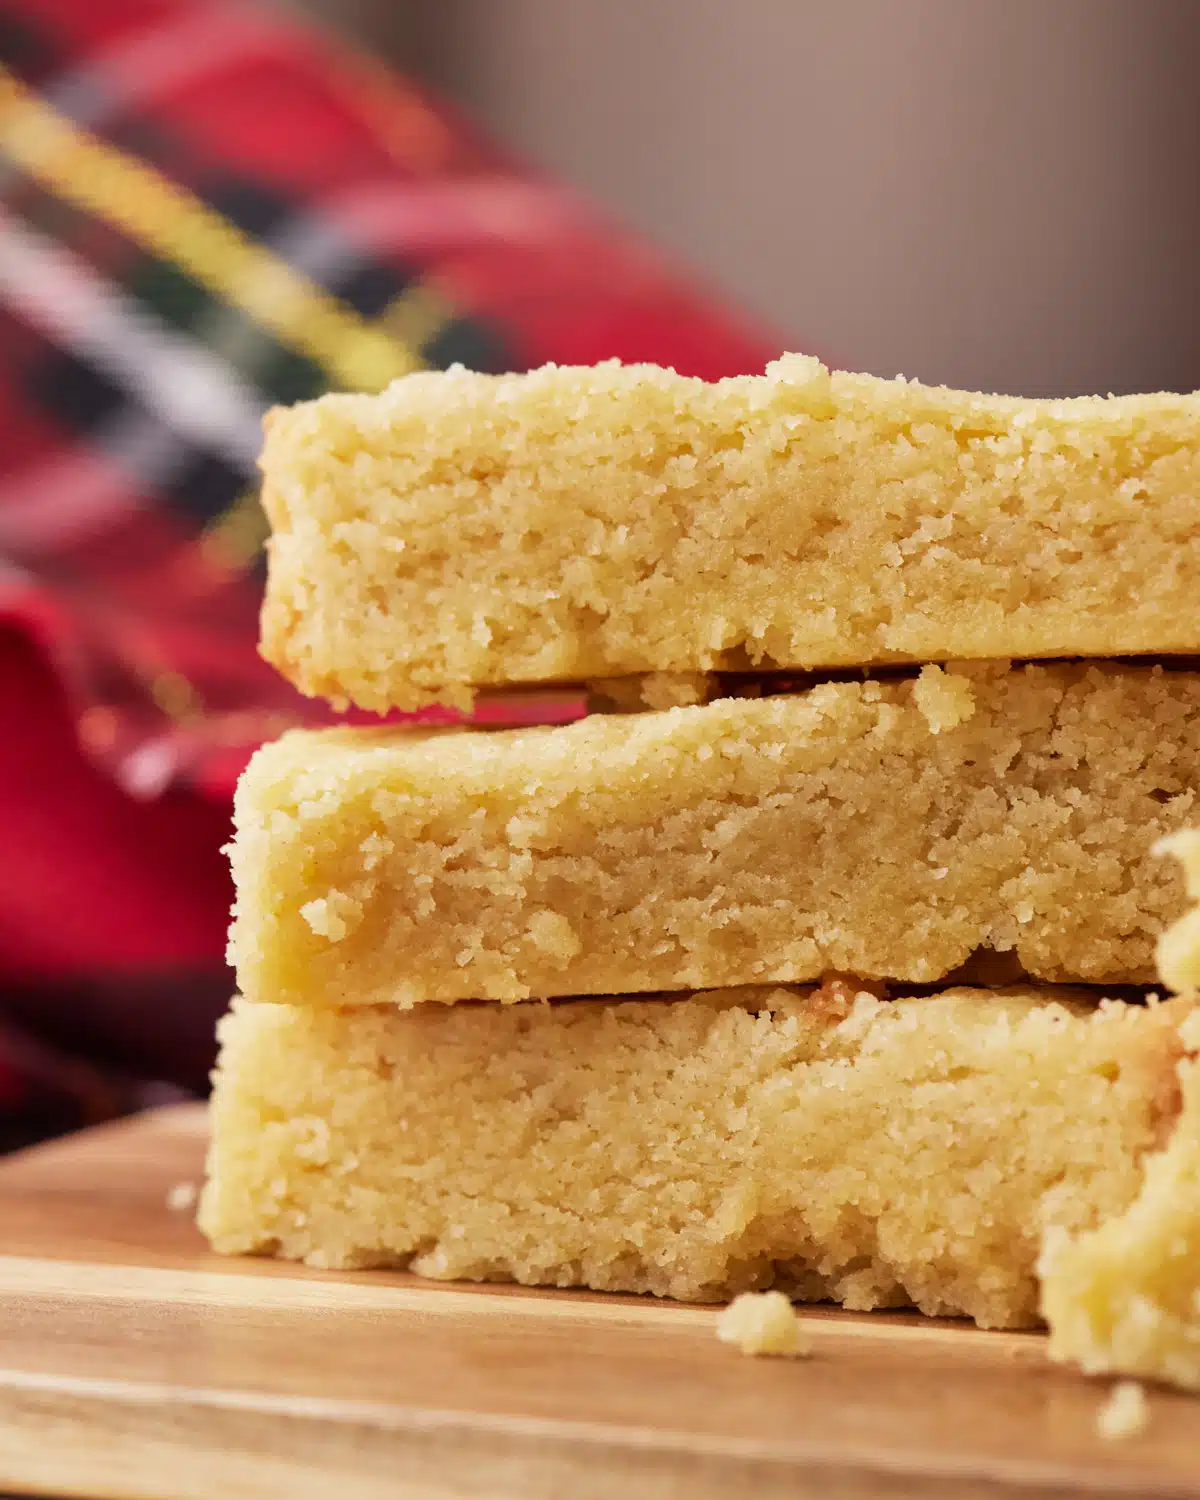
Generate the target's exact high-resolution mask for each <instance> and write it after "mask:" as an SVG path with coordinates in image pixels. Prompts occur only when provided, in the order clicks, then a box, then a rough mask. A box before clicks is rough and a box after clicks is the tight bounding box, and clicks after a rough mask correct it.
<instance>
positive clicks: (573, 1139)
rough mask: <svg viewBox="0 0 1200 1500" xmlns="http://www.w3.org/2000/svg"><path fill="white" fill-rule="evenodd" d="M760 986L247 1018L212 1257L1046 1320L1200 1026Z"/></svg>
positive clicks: (1136, 1167)
mask: <svg viewBox="0 0 1200 1500" xmlns="http://www.w3.org/2000/svg"><path fill="white" fill-rule="evenodd" d="M1051 993H1052V992H1048V991H1040V992H1038V991H1026V992H1022V993H1013V994H1011V995H1008V996H998V995H996V994H993V993H986V992H983V991H977V990H952V991H947V992H945V993H943V994H939V995H934V996H929V997H923V998H913V999H907V1000H894V1001H886V1000H879V999H877V998H875V997H874V996H872V995H869V994H862V993H858V994H856V993H855V992H854V990H853V988H852V987H850V986H848V985H846V984H844V983H843V982H842V981H833V982H831V983H828V984H826V985H825V986H824V987H823V988H822V989H820V990H818V991H816V992H805V991H800V990H787V989H761V990H747V989H743V990H736V991H725V992H713V993H706V994H697V995H694V996H690V997H687V998H684V999H674V1000H670V1001H666V1000H653V999H652V1000H645V999H642V1000H636V1001H610V1002H603V1001H568V1002H559V1003H556V1004H538V1003H529V1004H524V1005H516V1006H500V1005H483V1004H479V1005H475V1004H468V1005H461V1006H457V1007H454V1008H452V1009H449V1010H446V1009H443V1008H441V1007H436V1008H435V1007H427V1008H424V1009H418V1010H416V1011H411V1012H400V1011H397V1010H393V1009H370V1008H360V1009H355V1010H346V1011H327V1010H318V1011H312V1010H308V1011H306V1010H300V1009H292V1008H288V1007H284V1006H278V1005H273V1004H254V1005H252V1004H249V1003H246V1002H237V1003H235V1006H234V1009H233V1010H232V1012H231V1013H230V1015H229V1016H228V1017H227V1018H226V1020H225V1021H224V1023H223V1026H222V1033H221V1036H222V1043H223V1051H222V1057H221V1062H220V1066H219V1069H218V1072H217V1075H216V1090H215V1096H214V1103H213V1143H212V1149H211V1155H210V1159H209V1182H208V1185H207V1187H206V1189H205V1192H204V1196H203V1199H202V1203H201V1210H200V1223H201V1226H202V1228H203V1229H204V1230H205V1232H206V1233H207V1234H208V1236H209V1238H210V1239H211V1240H212V1243H213V1244H214V1245H215V1246H216V1248H217V1249H219V1250H223V1251H228V1252H246V1251H256V1252H261V1253H270V1254H278V1255H282V1256H286V1257H289V1258H294V1259H303V1260H306V1261H308V1262H310V1263H311V1264H314V1265H319V1266H338V1267H361V1266H376V1265H407V1266H410V1267H411V1268H412V1269H413V1270H414V1271H417V1272H420V1273H421V1274H423V1275H426V1276H435V1277H445V1278H451V1277H460V1278H470V1279H511V1280H516V1281H520V1282H526V1283H532V1284H540V1285H553V1286H588V1287H596V1288H606V1289H611V1290H621V1291H635V1292H654V1293H658V1294H660V1295H663V1296H671V1297H679V1298H689V1299H696V1298H698V1299H717V1298H723V1297H726V1296H728V1295H730V1294H732V1293H734V1292H737V1291H740V1290H743V1289H746V1288H754V1287H766V1286H772V1285H774V1286H779V1287H782V1288H784V1289H785V1290H787V1291H789V1292H790V1293H791V1294H792V1295H794V1296H797V1297H800V1298H805V1299H812V1300H817V1299H825V1298H831V1299H833V1300H835V1301H838V1302H841V1303H843V1304H845V1305H846V1306H847V1307H854V1308H872V1307H897V1306H905V1305H910V1304H911V1305H915V1306H917V1307H919V1308H921V1309H922V1310H924V1311H925V1312H928V1313H942V1314H954V1313H965V1314H967V1315H969V1316H970V1317H973V1318H975V1319H976V1320H977V1321H978V1322H979V1323H981V1324H983V1325H985V1326H1020V1325H1022V1324H1029V1323H1033V1322H1036V1321H1037V1317H1038V1286H1037V1281H1036V1276H1035V1263H1036V1261H1037V1257H1038V1253H1039V1249H1040V1246H1041V1243H1042V1239H1043V1235H1044V1234H1045V1233H1046V1232H1047V1231H1050V1233H1051V1235H1052V1236H1053V1235H1055V1234H1057V1235H1059V1236H1063V1235H1065V1236H1074V1235H1076V1234H1078V1233H1079V1232H1080V1231H1087V1230H1089V1229H1091V1228H1092V1227H1093V1226H1096V1225H1098V1224H1101V1223H1103V1222H1104V1221H1106V1220H1109V1219H1112V1218H1114V1217H1115V1216H1117V1215H1119V1214H1121V1213H1122V1212H1123V1211H1124V1210H1125V1209H1126V1208H1127V1207H1128V1206H1129V1205H1130V1204H1131V1203H1132V1202H1133V1201H1134V1199H1135V1198H1136V1196H1137V1194H1138V1192H1139V1190H1140V1188H1141V1186H1142V1177H1143V1172H1142V1157H1143V1155H1144V1154H1145V1153H1147V1152H1149V1151H1152V1150H1154V1149H1155V1148H1156V1147H1158V1146H1159V1145H1161V1144H1162V1142H1163V1141H1164V1140H1166V1139H1167V1138H1168V1136H1169V1135H1170V1132H1171V1127H1172V1123H1173V1120H1174V1117H1175V1115H1176V1113H1177V1111H1178V1107H1179V1104H1178V1090H1177V1088H1176V1068H1177V1062H1178V1059H1179V1057H1180V1055H1181V1049H1182V1044H1181V1042H1180V1040H1179V1035H1178V1027H1179V1024H1180V1021H1181V1020H1182V1018H1183V1016H1184V1015H1185V1014H1186V1013H1187V1010H1188V1003H1187V1002H1185V1001H1175V1002H1170V1003H1167V1004H1162V1005H1151V1006H1141V1005H1125V1004H1121V1003H1119V1002H1113V1003H1105V1004H1104V1005H1102V1006H1100V1007H1099V1008H1097V1007H1095V1006H1094V1005H1088V1004H1083V1003H1077V1002H1074V1001H1071V1000H1065V1001H1061V1002H1060V1001H1058V1000H1055V999H1052V998H1050V996H1051Z"/></svg>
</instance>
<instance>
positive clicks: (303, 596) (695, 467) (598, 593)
mask: <svg viewBox="0 0 1200 1500" xmlns="http://www.w3.org/2000/svg"><path fill="white" fill-rule="evenodd" d="M263 467H264V472H265V479H266V485H265V497H266V505H267V510H268V514H269V517H270V520H271V523H272V526H273V530H274V535H273V539H272V542H271V566H270V582H269V587H268V595H267V601H266V606H265V609H264V616H263V634H264V651H265V653H266V655H267V656H268V657H269V659H270V660H271V661H273V662H274V663H275V664H276V665H277V666H278V667H279V668H280V669H281V670H282V671H283V672H284V673H285V674H286V675H287V676H288V677H289V678H290V679H291V680H292V681H293V682H295V683H296V684H297V685H298V686H299V687H301V688H302V689H304V690H305V691H306V692H310V693H314V694H320V695H323V696H325V697H327V698H329V699H330V700H331V701H333V702H335V703H345V702H347V701H350V702H354V703H356V704H358V705H360V706H362V707H365V708H369V709H381V710H382V709H391V708H399V709H415V708H419V707H421V706H423V705H426V704H429V703H431V702H441V703H446V704H451V705H455V706H458V707H465V706H467V705H469V704H470V703H471V702H472V700H473V699H474V697H475V696H476V695H477V694H479V693H480V692H490V691H495V690H501V689H505V688H509V687H517V686H526V685H529V684H547V683H579V684H583V683H586V684H588V685H589V690H590V691H591V692H592V694H593V701H594V702H597V701H603V702H605V703H606V704H607V705H608V706H610V707H611V708H613V709H614V710H615V709H616V708H617V707H618V706H619V707H621V708H622V709H624V710H625V711H622V712H617V711H613V712H609V713H595V714H592V715H590V716H589V717H586V718H583V719H581V720H580V721H578V722H576V723H573V724H569V725H565V726H559V727H553V728H538V729H520V730H505V731H481V730H448V731H440V732H428V731H413V730H411V729H385V730H360V729H339V730H331V731H327V732H296V733H292V734H289V735H286V736H285V737H284V738H283V739H282V740H280V741H279V742H278V743H276V744H273V745H269V746H267V747H265V748H264V749H263V750H261V751H260V752H259V753H258V755H257V756H256V757H255V758H254V760H253V761H252V763H251V765H250V767H249V768H248V770H247V771H246V774H245V776H244V778H243V780H242V783H241V787H240V789H239V793H238V799H237V809H236V820H237V836H236V840H235V843H234V846H233V865H234V873H235V876H236V881H237V892H238V894H237V908H236V913H235V920H234V925H233V931H232V938H231V951H232V956H233V959H234V961H235V963H236V965H237V971H238V980H239V985H240V988H241V993H242V996H243V997H244V998H242V999H240V1000H239V1001H238V1002H237V1003H236V1004H235V1006H234V1008H233V1010H232V1012H231V1014H230V1015H229V1017H228V1018H227V1019H226V1021H225V1022H224V1023H223V1029H222V1041H223V1053H222V1061H221V1064H220V1067H219V1069H218V1073H217V1077H216V1092H215V1098H214V1106H213V1122H214V1136H213V1145H212V1152H211V1157H210V1164H209V1165H210V1180H209V1183H208V1185H207V1188H206V1191H205V1195H204V1199H203V1204H202V1210H201V1222H202V1224H203V1227H204V1228H205V1230H206V1231H207V1233H208V1234H209V1236H210V1238H211V1239H212V1241H213V1243H214V1244H215V1245H216V1246H217V1247H218V1248H219V1249H222V1250H227V1251H269V1252H274V1253H278V1254H280V1255H284V1256H288V1257H294V1258H300V1259H304V1260H307V1261H309V1262H310V1263H313V1264H317V1265H323V1266H358V1267H361V1266H373V1265H407V1266H411V1267H412V1268H413V1269H414V1270H416V1271H419V1272H421V1273H422V1274H424V1275H428V1276H439V1277H471V1278H509V1279H514V1280H517V1281H522V1282H527V1283H537V1284H548V1285H558V1286H589V1287H596V1288H611V1289H621V1290H630V1291H648V1292H655V1293H659V1294H663V1295H668V1296H673V1297H681V1298H705V1299H716V1298H723V1297H726V1296H728V1295H729V1294H731V1293H733V1292H736V1291H739V1290H742V1289H746V1288H756V1287H766V1286H779V1287H781V1288H783V1289H784V1290H786V1291H788V1292H789V1293H791V1294H792V1295H793V1296H795V1297H797V1298H802V1299H819V1298H832V1299H834V1300H836V1301H838V1302H841V1303H843V1304H844V1305H846V1306H847V1307H854V1308H873V1307H883V1306H886V1307H895V1306H904V1305H914V1306H916V1307H918V1308H920V1309H922V1310H924V1311H926V1312H929V1313H949V1314H955V1313H960V1314H966V1315H968V1316H970V1317H973V1318H975V1319H976V1320H977V1321H978V1322H979V1323H981V1324H984V1325H992V1326H1018V1325H1022V1324H1028V1323H1031V1322H1035V1321H1036V1320H1037V1319H1038V1316H1039V1308H1040V1296H1041V1292H1040V1289H1039V1280H1038V1274H1037V1266H1038V1260H1039V1255H1042V1254H1043V1251H1044V1258H1043V1270H1044V1275H1045V1288H1044V1296H1045V1305H1046V1306H1047V1307H1048V1308H1049V1309H1050V1311H1051V1313H1052V1316H1053V1319H1054V1322H1055V1328H1056V1332H1058V1331H1059V1330H1060V1329H1061V1330H1062V1332H1061V1345H1062V1347H1063V1349H1064V1352H1065V1353H1067V1354H1068V1355H1080V1354H1084V1355H1086V1357H1087V1358H1088V1359H1089V1361H1090V1362H1091V1363H1092V1364H1093V1365H1100V1364H1103V1363H1104V1361H1105V1358H1106V1355H1105V1354H1104V1353H1103V1352H1098V1351H1102V1350H1103V1349H1106V1348H1108V1344H1107V1343H1106V1341H1105V1334H1104V1329H1103V1328H1102V1327H1101V1326H1100V1325H1101V1324H1103V1322H1104V1318H1105V1317H1106V1316H1108V1313H1106V1312H1105V1310H1104V1308H1103V1307H1100V1302H1102V1301H1103V1298H1098V1294H1095V1288H1094V1287H1093V1288H1092V1293H1093V1294H1092V1301H1091V1303H1090V1304H1089V1308H1088V1309H1087V1310H1085V1309H1082V1307H1081V1306H1080V1304H1079V1301H1078V1299H1077V1298H1075V1288H1076V1285H1077V1283H1079V1281H1080V1277H1079V1273H1078V1267H1079V1265H1080V1264H1081V1261H1080V1257H1081V1256H1083V1257H1084V1259H1085V1260H1086V1258H1087V1256H1088V1254H1089V1253H1091V1252H1090V1250H1089V1246H1090V1245H1091V1243H1092V1241H1094V1240H1095V1237H1096V1236H1097V1235H1102V1234H1104V1233H1105V1232H1106V1231H1111V1230H1112V1228H1113V1226H1114V1225H1120V1226H1124V1228H1125V1229H1128V1224H1129V1222H1130V1216H1131V1215H1135V1214H1136V1213H1137V1212H1139V1211H1143V1212H1144V1207H1145V1206H1144V1201H1143V1200H1144V1198H1145V1192H1146V1191H1147V1190H1148V1187H1149V1185H1150V1176H1149V1174H1148V1171H1147V1162H1148V1161H1149V1162H1150V1163H1151V1171H1153V1170H1154V1166H1153V1164H1154V1162H1156V1161H1161V1156H1155V1155H1154V1153H1157V1152H1159V1151H1160V1148H1162V1147H1163V1146H1164V1145H1165V1144H1166V1143H1168V1142H1169V1141H1171V1140H1172V1135H1173V1132H1174V1128H1175V1124H1176V1121H1177V1119H1178V1118H1179V1116H1180V1109H1181V1103H1180V1101H1181V1088H1180V1074H1181V1070H1183V1071H1186V1069H1187V1068H1188V1067H1189V1062H1188V1046H1187V1037H1188V1027H1187V1025H1186V1018H1187V1015H1188V1014H1189V1013H1190V1010H1191V1001H1190V1000H1189V999H1188V998H1186V997H1184V998H1179V999H1176V1000H1172V1001H1165V1002H1162V1003H1158V1002H1157V1001H1155V1000H1154V999H1153V998H1152V999H1151V1000H1150V1001H1149V1003H1147V1002H1146V1000H1145V997H1144V994H1143V993H1142V992H1141V991H1139V990H1136V989H1132V988H1131V987H1140V986H1145V985H1148V984H1151V983H1153V981H1154V977H1155V975H1154V953H1155V943H1156V940H1157V938H1158V935H1159V934H1160V933H1161V931H1162V930H1163V928H1164V927H1165V926H1166V925H1167V924H1168V923H1169V922H1171V921H1173V920H1174V919H1176V918H1177V917H1178V916H1179V915H1180V914H1181V912H1182V911H1183V909H1184V906H1185V894H1184V888H1183V882H1182V879H1181V877H1180V874H1179V872H1178V870H1177V868H1176V866H1175V864H1174V863H1173V862H1172V861H1170V860H1164V859H1161V858H1156V857H1155V856H1154V855H1153V854H1152V852H1151V851H1152V847H1153V846H1154V845H1155V844H1156V842H1157V841H1158V840H1159V839H1161V838H1162V837H1163V836H1165V835H1169V834H1172V833H1175V832H1176V831H1177V830H1179V829H1180V828H1181V827H1182V826H1183V825H1185V824H1186V823H1188V822H1189V821H1193V820H1196V819H1197V818H1200V810H1198V808H1197V794H1198V792H1200V672H1198V671H1195V670H1193V669H1192V664H1191V663H1190V662H1189V661H1188V660H1186V658H1185V657H1184V656H1183V654H1184V653H1187V652H1197V651H1200V616H1198V615H1197V613H1196V585H1197V582H1198V581H1200V398H1197V397H1192V396H1154V397H1127V398H1119V399H1108V400H1091V399H1088V400H1076V401H1059V402H1034V401H1020V400H1015V399H1004V398H994V397H983V396H974V395H963V394H959V393H955V392H951V391H946V390H931V389H926V388H923V387H921V386H918V385H915V384H908V383H905V382H903V381H896V382H884V381H878V380H875V379H872V378H869V377H866V376H854V375H841V374H830V373H829V372H828V371H827V370H825V369H824V368H823V367H822V366H821V365H820V364H818V363H817V362H816V361H814V360H811V359H803V358H798V357H793V358H788V359H785V360H781V361H780V362H779V363H778V364H776V365H774V366H772V367H771V368H770V369H769V370H768V371H767V373H766V375H765V376H760V377H753V378H751V377H746V378H739V379H734V380H726V381H722V382H719V383H717V384H705V383H703V382H701V381H697V380H691V379H685V378H682V377H679V376H676V375H675V374H673V373H671V372H667V371H663V370H658V369H654V368H651V367H644V366H641V367H630V368H622V367H620V366H618V365H605V366H601V367H599V368H596V369H557V368H553V367H551V368H547V369H544V370H539V371H536V372H534V373H532V374H530V375H525V376H505V377H489V376H481V375H474V374H470V373H467V372H465V371H462V370H454V371H450V372H448V373H440V374H421V375H414V376H410V377H408V378H407V379H404V380H401V381H399V382H397V383H396V384H395V385H393V386H392V387H391V388H390V389H389V390H387V391H386V392H384V393H383V394H382V395H380V396H330V397H325V398H324V399H322V400H320V401H316V402H312V403H308V404H305V405H302V406H298V407H295V408H292V409H291V410H288V411H281V412H276V413H274V414H273V418H272V421H271V424H270V428H269V432H268V439H267V446H266V452H265V457H264V464H263ZM780 674H785V675H780ZM671 705H675V706H671ZM631 707H632V708H638V709H640V711H632V712H631V711H629V710H630V709H631ZM1072 986H1073V988H1072ZM582 997H593V998H590V999H589V998H582ZM1106 997H1108V998H1106ZM510 1002H520V1003H517V1004H512V1003H510ZM1181 1028H1182V1029H1181ZM1197 1109H1198V1110H1200V1100H1198V1101H1197ZM1196 1129H1197V1130H1198V1131H1200V1122H1198V1125H1197V1127H1196ZM1194 1154H1197V1155H1200V1152H1196V1153H1194ZM1093 1259H1094V1255H1093ZM1073 1268H1074V1269H1073ZM1198 1280H1200V1275H1196V1276H1193V1285H1194V1284H1195V1283H1196V1281H1198ZM1114 1295H1115V1293H1114ZM1111 1301H1112V1299H1111V1298H1110V1299H1109V1303H1111ZM1105 1307H1108V1309H1109V1312H1111V1306H1110V1305H1109V1304H1105ZM1097 1309H1099V1310H1097ZM1085 1313H1086V1316H1085ZM1113 1316H1114V1317H1115V1314H1114V1315H1113ZM1072 1317H1075V1318H1076V1320H1077V1322H1078V1320H1079V1319H1084V1321H1085V1322H1087V1334H1086V1337H1085V1334H1084V1333H1082V1332H1079V1333H1078V1336H1076V1337H1074V1339H1073V1341H1072V1336H1071V1335H1070V1333H1069V1331H1067V1330H1068V1325H1069V1324H1070V1322H1071V1319H1072ZM1088 1319H1090V1321H1087V1320H1088ZM1097 1320H1099V1321H1097ZM1110 1321H1111V1319H1110ZM1080 1326H1082V1325H1080ZM1087 1338H1090V1339H1091V1344H1090V1345H1086V1339H1087ZM1197 1338H1198V1339H1200V1333H1198V1334H1197ZM1110 1342H1111V1341H1110ZM1085 1345H1086V1347H1085ZM1120 1358H1121V1359H1123V1360H1124V1364H1125V1365H1129V1366H1132V1365H1136V1363H1137V1361H1136V1360H1135V1359H1133V1357H1132V1356H1130V1357H1125V1356H1121V1357H1120ZM1113 1359H1114V1360H1115V1359H1117V1357H1116V1356H1113ZM1145 1363H1146V1358H1144V1357H1143V1366H1144V1365H1145ZM1189 1368H1190V1369H1192V1370H1194V1372H1195V1375H1194V1376H1193V1378H1200V1344H1198V1345H1197V1346H1196V1349H1195V1350H1194V1351H1193V1360H1192V1365H1191V1366H1190V1367H1189ZM1175 1373H1176V1378H1186V1372H1185V1375H1180V1374H1179V1371H1178V1370H1176V1372H1175Z"/></svg>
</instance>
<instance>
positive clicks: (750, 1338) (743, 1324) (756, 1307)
mask: <svg viewBox="0 0 1200 1500" xmlns="http://www.w3.org/2000/svg"><path fill="white" fill-rule="evenodd" d="M717 1337H718V1338H719V1339H720V1340H721V1342H722V1343H723V1344H734V1345H735V1346H736V1347H737V1348H739V1349H740V1350H741V1351H742V1353H743V1354H782V1355H790V1356H792V1357H793V1358H800V1359H802V1358H804V1356H805V1355H808V1354H811V1353H812V1339H811V1338H809V1336H808V1335H807V1334H806V1333H805V1331H804V1329H803V1328H801V1326H800V1319H799V1318H798V1317H797V1316H796V1309H795V1308H794V1307H793V1306H792V1304H791V1300H790V1298H788V1297H787V1296H785V1294H784V1293H783V1292H739V1293H738V1295H737V1296H736V1297H735V1298H734V1299H733V1301H732V1302H731V1303H730V1304H729V1306H728V1307H726V1308H724V1309H723V1310H722V1311H721V1313H720V1314H719V1315H718V1317H717Z"/></svg>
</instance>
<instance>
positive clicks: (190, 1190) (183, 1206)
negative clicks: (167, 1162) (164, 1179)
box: [167, 1182, 200, 1214]
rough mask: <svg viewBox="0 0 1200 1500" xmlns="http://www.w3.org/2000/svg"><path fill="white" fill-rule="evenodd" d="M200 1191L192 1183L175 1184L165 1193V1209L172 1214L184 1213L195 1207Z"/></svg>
mask: <svg viewBox="0 0 1200 1500" xmlns="http://www.w3.org/2000/svg"><path fill="white" fill-rule="evenodd" d="M199 1196H200V1189H199V1187H198V1186H197V1185H196V1184H195V1183H194V1182H177V1183H175V1185H174V1186H173V1187H171V1188H169V1189H168V1191H167V1207H168V1208H169V1209H170V1210H171V1212H172V1213H173V1214H182V1213H186V1212H187V1211H188V1209H189V1208H194V1207H195V1206H196V1199H197V1198H198V1197H199Z"/></svg>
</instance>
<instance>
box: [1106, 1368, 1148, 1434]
mask: <svg viewBox="0 0 1200 1500" xmlns="http://www.w3.org/2000/svg"><path fill="white" fill-rule="evenodd" d="M1149 1420H1150V1413H1149V1411H1148V1410H1147V1408H1146V1392H1145V1389H1144V1387H1143V1386H1141V1385H1139V1384H1138V1382H1137V1381H1136V1380H1118V1381H1117V1383H1116V1385H1114V1386H1113V1388H1112V1392H1111V1394H1110V1395H1109V1398H1108V1400H1107V1401H1106V1402H1105V1403H1104V1405H1103V1406H1102V1407H1101V1408H1100V1411H1099V1413H1098V1415H1097V1417H1096V1431H1097V1432H1098V1433H1099V1434H1100V1436H1101V1437H1102V1438H1104V1440H1105V1441H1106V1442H1109V1443H1118V1442H1121V1441H1122V1440H1123V1439H1125V1438H1131V1437H1138V1436H1139V1435H1140V1434H1141V1433H1143V1432H1145V1430H1146V1426H1147V1424H1148V1422H1149Z"/></svg>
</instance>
